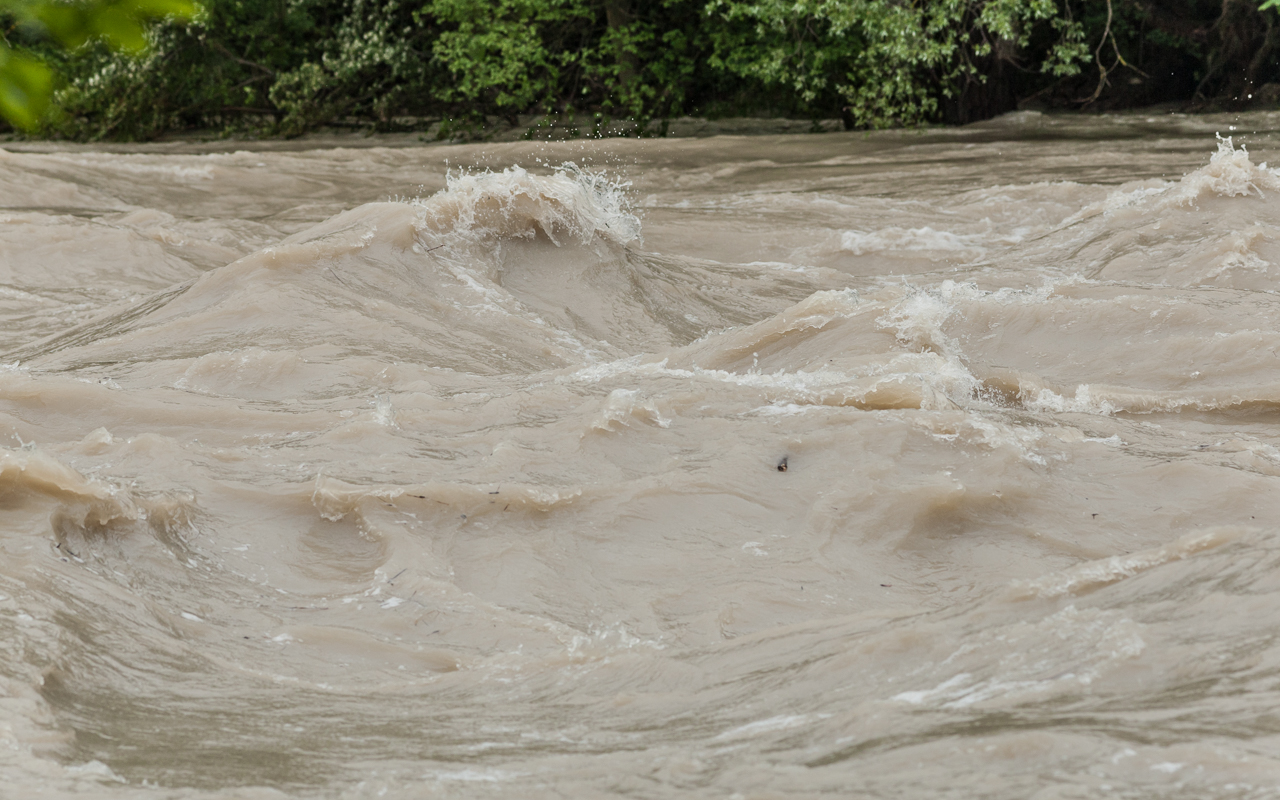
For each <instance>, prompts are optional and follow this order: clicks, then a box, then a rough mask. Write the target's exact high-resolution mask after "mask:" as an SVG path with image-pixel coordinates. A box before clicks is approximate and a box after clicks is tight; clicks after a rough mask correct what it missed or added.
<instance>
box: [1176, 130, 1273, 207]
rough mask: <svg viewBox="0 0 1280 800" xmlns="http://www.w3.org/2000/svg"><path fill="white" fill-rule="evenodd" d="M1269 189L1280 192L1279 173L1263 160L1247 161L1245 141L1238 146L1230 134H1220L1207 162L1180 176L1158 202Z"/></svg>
mask: <svg viewBox="0 0 1280 800" xmlns="http://www.w3.org/2000/svg"><path fill="white" fill-rule="evenodd" d="M1269 191H1271V192H1280V174H1277V172H1276V171H1275V170H1272V169H1268V168H1267V165H1266V163H1265V162H1264V163H1262V164H1254V163H1253V162H1252V161H1250V160H1249V151H1248V150H1247V149H1246V148H1245V146H1244V145H1240V148H1239V149H1238V150H1237V149H1236V147H1235V145H1234V144H1233V143H1232V140H1231V137H1230V136H1228V137H1226V138H1225V139H1224V138H1223V137H1221V136H1219V137H1218V152H1216V153H1214V154H1213V156H1212V157H1211V158H1210V159H1209V163H1208V164H1207V165H1205V166H1203V167H1201V168H1200V169H1198V170H1195V171H1194V172H1190V173H1188V174H1187V175H1186V176H1185V177H1183V179H1182V180H1181V181H1179V182H1178V183H1177V184H1176V186H1175V188H1174V190H1173V191H1172V192H1171V193H1170V195H1169V197H1168V198H1166V199H1165V200H1164V201H1163V202H1162V203H1161V205H1163V206H1166V207H1167V206H1189V205H1193V204H1194V203H1195V202H1196V201H1197V200H1199V199H1200V198H1202V197H1204V196H1205V195H1217V196H1219V197H1243V196H1249V195H1254V196H1257V197H1265V196H1266V192H1269Z"/></svg>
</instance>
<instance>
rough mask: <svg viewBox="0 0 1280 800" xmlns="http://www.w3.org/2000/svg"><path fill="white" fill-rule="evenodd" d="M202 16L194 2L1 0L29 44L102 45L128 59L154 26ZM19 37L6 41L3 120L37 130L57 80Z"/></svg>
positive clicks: (2, 10)
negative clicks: (158, 22) (163, 21)
mask: <svg viewBox="0 0 1280 800" xmlns="http://www.w3.org/2000/svg"><path fill="white" fill-rule="evenodd" d="M196 11H197V6H196V5H195V4H194V3H193V2H191V0H81V1H80V2H57V0H0V19H6V18H7V19H8V20H10V21H11V25H10V28H11V30H12V29H13V28H14V27H15V26H16V27H17V28H19V29H20V35H21V37H22V38H24V39H26V40H28V41H32V42H35V41H39V40H40V39H47V40H51V41H53V42H55V43H56V44H57V45H59V46H61V47H63V48H80V47H83V46H85V45H86V44H88V43H90V42H101V43H104V44H105V45H106V46H107V47H109V48H111V49H112V50H115V51H117V52H120V53H127V54H138V53H141V52H143V51H144V50H145V49H146V47H147V33H146V24H147V22H148V21H150V20H155V19H164V18H190V17H192V16H194V15H195V13H196ZM13 38H17V37H13V36H11V35H6V36H5V37H4V38H3V39H0V116H3V117H4V118H5V119H7V120H9V121H10V122H11V123H13V124H14V125H17V126H18V127H21V128H26V129H32V128H35V127H36V126H37V125H38V124H39V122H40V120H41V119H42V118H43V117H44V115H45V113H46V111H47V109H48V106H49V99H50V96H51V94H52V91H53V86H54V81H53V75H52V71H51V70H50V69H49V67H48V66H47V65H46V64H45V63H43V60H42V59H41V58H39V57H38V56H37V55H35V54H33V53H31V52H22V49H23V48H21V45H19V46H18V47H15V46H14V42H13V41H12V39H13Z"/></svg>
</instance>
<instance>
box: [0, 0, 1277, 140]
mask: <svg viewBox="0 0 1280 800" xmlns="http://www.w3.org/2000/svg"><path fill="white" fill-rule="evenodd" d="M1277 6H1280V0H1263V2H1261V3H1260V2H1259V1H1258V0H1165V1H1164V2H1157V1H1156V0H645V1H644V2H642V1H641V0H204V2H203V4H202V6H200V7H197V6H195V5H193V4H192V3H191V2H190V0H78V1H68V0H0V30H3V31H4V34H3V38H2V39H0V116H3V117H5V118H7V119H8V120H9V121H10V122H11V123H12V124H14V125H17V126H20V127H23V128H27V129H32V130H35V131H37V132H39V133H41V134H43V135H53V136H65V137H72V138H79V139H99V138H104V137H111V138H128V139H144V138H151V137H155V136H157V135H159V134H161V133H163V132H165V131H170V130H181V129H187V128H215V129H220V130H224V131H236V130H240V131H244V132H254V133H261V134H277V135H279V134H283V135H294V134H298V133H301V132H303V131H306V130H308V129H311V128H314V127H316V126H319V125H326V124H329V125H332V124H346V125H372V126H374V127H376V128H381V129H392V128H395V127H397V126H405V125H415V124H423V121H424V120H425V121H429V120H433V119H434V120H451V121H452V122H451V123H450V124H451V125H452V126H453V127H454V129H456V128H457V127H458V126H466V125H481V124H483V123H484V121H485V120H489V121H493V120H494V119H495V118H497V119H502V118H507V119H514V118H516V117H517V116H519V115H528V114H534V115H544V114H562V115H565V114H568V115H576V116H578V117H580V118H582V119H584V120H588V121H597V122H598V121H604V120H629V121H631V122H633V123H634V125H635V126H636V127H637V128H638V129H642V128H643V126H645V125H646V124H647V123H649V122H650V121H652V120H655V119H662V118H667V117H672V116H678V115H682V114H701V115H707V116H722V115H730V114H756V115H761V114H763V115H787V116H795V117H811V118H813V119H815V120H816V119H829V118H836V117H839V118H842V119H843V120H844V122H845V124H846V126H848V127H851V128H855V127H857V128H877V127H888V126H895V125H917V124H922V123H930V122H968V121H972V120H976V119H982V118H986V117H989V116H992V115H994V114H998V113H1002V112H1004V111H1008V110H1011V109H1013V108H1016V107H1017V106H1018V104H1019V103H1020V102H1021V103H1024V104H1025V103H1032V104H1040V105H1045V106H1049V107H1064V108H1085V109H1106V108H1117V107H1126V106H1135V105H1145V104H1150V103H1156V102H1180V103H1189V104H1200V105H1201V106H1204V105H1210V104H1213V105H1216V106H1218V107H1232V106H1239V105H1242V104H1248V103H1250V102H1257V101H1258V100H1260V99H1263V98H1266V99H1269V100H1270V101H1272V102H1274V101H1276V100H1280V85H1278V84H1276V83H1274V82H1277V81H1280V13H1278V12H1277V10H1276V9H1277ZM148 20H158V22H156V23H155V24H154V25H151V26H150V27H149V28H147V27H145V23H146V22H147V21H148ZM1268 84H1271V86H1268ZM1273 89H1274V90H1275V91H1273ZM1272 95H1274V97H1273V96H1272ZM1255 96H1256V97H1255ZM406 118H408V119H406Z"/></svg>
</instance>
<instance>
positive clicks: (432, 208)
mask: <svg viewBox="0 0 1280 800" xmlns="http://www.w3.org/2000/svg"><path fill="white" fill-rule="evenodd" d="M629 186H630V184H629V183H627V182H625V181H618V180H614V179H612V178H609V177H608V176H607V175H605V174H604V173H602V172H593V171H590V170H584V169H581V168H579V167H578V166H577V165H575V164H572V163H566V164H564V165H562V166H561V167H559V168H557V169H556V170H555V172H553V173H552V174H550V175H534V174H531V173H529V172H528V171H526V170H525V169H523V168H521V167H510V168H507V169H504V170H503V171H501V172H479V173H461V174H456V175H454V174H451V175H449V177H448V185H447V186H446V187H445V188H444V189H443V190H441V191H439V192H437V193H436V194H434V195H432V196H431V197H428V198H426V199H423V200H416V201H414V205H415V206H416V207H417V208H418V209H419V210H420V213H421V221H420V223H419V229H420V231H424V232H425V231H430V232H432V233H435V234H448V233H455V234H456V233H466V234H470V235H472V236H477V237H480V238H482V239H488V238H493V237H498V238H506V237H521V238H528V237H532V236H536V235H537V234H538V233H542V234H544V235H545V236H546V237H547V238H548V239H550V240H551V241H552V242H555V243H556V244H560V243H561V242H562V241H565V240H566V239H577V240H579V241H581V242H582V243H583V244H591V243H593V242H594V241H597V240H600V241H604V242H607V243H609V244H613V245H617V246H624V245H627V244H630V243H631V242H634V241H637V240H638V239H639V238H640V220H639V218H638V217H636V216H635V214H633V213H632V210H631V207H632V203H631V199H630V197H629V195H628V193H627V189H628V187H629Z"/></svg>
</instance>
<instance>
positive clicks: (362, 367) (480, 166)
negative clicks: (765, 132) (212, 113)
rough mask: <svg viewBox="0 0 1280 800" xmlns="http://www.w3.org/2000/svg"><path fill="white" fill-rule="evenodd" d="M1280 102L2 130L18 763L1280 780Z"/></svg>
mask: <svg viewBox="0 0 1280 800" xmlns="http://www.w3.org/2000/svg"><path fill="white" fill-rule="evenodd" d="M1233 126H1234V127H1233ZM1273 130H1280V115H1272V116H1266V115H1252V116H1243V117H1233V118H1231V119H1227V118H1218V119H1214V118H1182V117H1160V118H1145V117H1124V118H1094V119H1083V118H1082V119H1055V118H1046V117H1040V116H1037V115H1021V116H1019V115H1015V116H1011V117H1006V118H1004V119H1001V120H997V121H995V122H992V123H987V124H984V125H978V126H972V127H969V128H965V129H960V130H952V131H940V132H933V133H927V134H915V133H891V134H884V135H875V136H864V135H860V134H829V135H821V136H818V135H815V136H788V137H756V138H727V137H720V138H713V139H701V140H683V141H628V140H611V141H602V142H589V143H559V144H548V143H536V142H531V143H522V144H503V145H476V146H434V147H422V148H411V149H391V148H384V149H331V150H311V151H297V152H281V151H272V152H237V153H231V154H226V153H221V154H186V155H181V154H172V153H171V154H156V153H151V154H132V155H119V154H116V155H111V154H105V153H93V152H88V151H83V150H64V151H61V152H45V153H36V152H25V153H22V152H13V151H9V152H4V151H0V319H3V329H2V330H3V341H0V364H2V365H3V366H0V509H2V511H0V777H2V778H3V781H4V783H3V786H2V787H0V795H3V796H5V797H15V798H17V797H33V796H37V795H39V796H49V797H76V798H78V797H95V798H109V799H115V798H141V799H143V800H150V799H151V798H157V799H158V798H274V797H283V796H287V797H321V798H374V797H393V798H410V797H412V798H418V797H428V796H448V797H463V798H486V797H499V796H501V797H520V798H542V797H574V798H579V797H581V798H586V797H605V796H630V797H637V798H666V797H698V798H703V797H705V798H750V797H757V798H784V797H785V798H804V797H818V796H823V797H864V796H865V797H873V798H881V797H883V798H899V797H906V798H916V797H919V798H938V797H942V798H977V797H989V798H1030V797H1034V798H1040V799H1041V800H1047V799H1048V798H1080V797H1142V798H1148V797H1160V798H1166V797H1167V798H1188V799H1191V798H1195V799H1196V800H1201V799H1202V798H1215V797H1221V798H1246V797H1280V538H1277V525H1278V523H1280V296H1277V294H1276V289H1277V288H1280V172H1278V171H1273V170H1271V169H1268V168H1267V167H1266V166H1265V164H1263V163H1262V162H1263V161H1264V160H1265V159H1266V158H1267V156H1268V155H1269V154H1275V153H1276V152H1280V135H1273V134H1272V133H1271V131H1273ZM1217 132H1220V133H1222V134H1223V136H1227V135H1232V134H1233V133H1234V136H1235V139H1234V141H1227V140H1221V141H1220V140H1216V139H1215V137H1214V134H1215V133H1217ZM1242 134H1243V138H1242ZM1242 141H1243V143H1244V144H1245V145H1246V146H1247V147H1248V148H1249V149H1248V150H1247V151H1246V150H1245V149H1244V148H1243V147H1241V144H1242ZM405 198H410V199H405Z"/></svg>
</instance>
